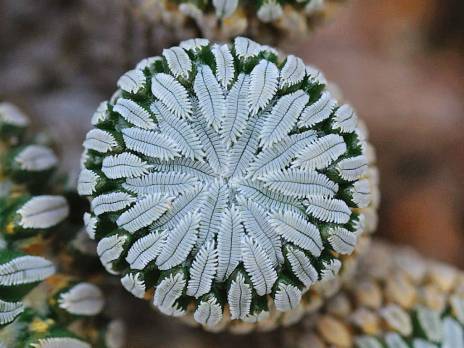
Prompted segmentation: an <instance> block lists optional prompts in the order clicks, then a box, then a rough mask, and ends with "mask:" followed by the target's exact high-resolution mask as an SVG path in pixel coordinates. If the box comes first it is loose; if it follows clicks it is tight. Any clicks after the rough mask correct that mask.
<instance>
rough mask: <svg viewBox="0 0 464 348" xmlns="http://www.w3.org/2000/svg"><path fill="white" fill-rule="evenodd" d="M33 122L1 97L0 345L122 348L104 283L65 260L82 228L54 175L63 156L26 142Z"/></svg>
mask: <svg viewBox="0 0 464 348" xmlns="http://www.w3.org/2000/svg"><path fill="white" fill-rule="evenodd" d="M28 124H29V121H28V119H27V117H26V116H25V115H24V114H23V113H22V112H21V111H20V110H19V109H18V108H16V107H15V106H13V105H11V104H8V103H0V188H1V189H0V237H1V239H0V240H1V246H0V326H1V327H3V329H2V330H0V347H9V348H10V347H11V348H16V347H18V348H19V347H79V348H81V347H82V348H90V347H91V345H90V344H92V346H93V347H102V348H104V347H106V348H120V347H121V346H122V339H119V338H118V337H119V336H118V335H120V334H119V333H118V332H115V330H116V331H117V330H120V329H118V328H117V327H116V328H114V329H111V328H112V327H114V326H115V325H116V326H119V327H120V326H121V324H112V325H110V327H108V328H107V324H108V322H107V320H106V319H105V318H103V317H102V316H101V312H102V310H103V306H104V297H103V294H102V292H101V290H100V289H99V288H98V287H97V286H96V285H95V284H92V283H90V282H87V281H83V280H82V278H81V277H80V276H78V275H77V274H78V273H79V271H76V270H74V269H72V270H70V269H68V267H67V266H68V264H69V266H71V267H69V268H72V263H73V261H72V260H70V259H72V256H71V255H70V254H69V251H70V250H72V248H73V247H74V245H78V243H77V244H76V243H75V242H74V241H73V242H72V243H70V245H69V247H68V246H67V245H66V244H67V241H68V239H69V240H72V239H73V238H74V236H75V234H76V231H77V228H76V226H74V225H73V224H72V222H70V221H68V216H69V213H70V204H69V203H68V199H67V197H65V196H64V195H63V193H64V190H63V188H62V184H60V183H59V182H58V180H57V178H56V177H55V176H54V175H53V174H54V172H55V170H56V167H57V164H58V158H57V157H56V155H55V154H54V152H53V151H52V150H51V149H50V148H49V147H48V146H45V145H41V144H34V143H29V140H30V139H29V138H28V137H27V136H26V135H25V131H26V128H27V126H28ZM71 205H72V204H71ZM61 227H63V230H60V228H61ZM65 231H66V233H64V232H65ZM65 250H66V251H65ZM58 252H66V253H68V254H67V255H66V256H65V257H64V259H63V258H61V255H58ZM56 272H60V273H58V274H55V273H56ZM97 317H98V323H97V324H96V325H94V324H93V323H92V321H93V320H95V319H96V318H97ZM89 319H90V320H89Z"/></svg>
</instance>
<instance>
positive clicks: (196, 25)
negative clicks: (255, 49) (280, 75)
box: [133, 0, 344, 44]
mask: <svg viewBox="0 0 464 348" xmlns="http://www.w3.org/2000/svg"><path fill="white" fill-rule="evenodd" d="M343 2H344V1H343V0H298V1H288V0H284V1H277V0H259V1H239V0H211V1H210V0H204V1H196V0H181V1H177V0H146V1H141V2H140V3H139V4H138V6H133V10H134V13H136V15H137V16H140V18H143V19H145V20H148V21H151V22H153V23H155V25H157V26H159V25H160V24H164V25H166V26H168V27H171V28H172V29H173V30H176V31H178V34H179V35H181V36H179V37H178V38H182V36H186V35H185V34H184V33H188V36H190V37H192V36H201V37H205V38H208V39H212V40H229V39H231V38H233V37H235V36H237V35H243V34H245V35H247V36H250V37H252V38H255V39H257V40H259V41H261V42H266V43H273V44H276V43H278V42H279V41H280V40H282V39H283V38H285V37H288V36H291V37H292V38H293V39H296V38H297V37H298V36H300V37H301V36H306V35H307V34H308V33H309V31H310V30H312V29H313V28H314V26H315V25H316V24H318V23H319V22H321V21H322V20H324V19H325V18H326V17H327V16H328V15H329V14H330V13H332V12H333V11H334V10H335V8H336V7H337V6H339V5H340V4H341V3H343Z"/></svg>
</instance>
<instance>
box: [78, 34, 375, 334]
mask: <svg viewBox="0 0 464 348" xmlns="http://www.w3.org/2000/svg"><path fill="white" fill-rule="evenodd" d="M118 87H119V89H118V90H117V92H116V93H115V94H114V95H113V97H112V98H111V100H110V101H105V102H102V103H101V104H100V106H99V107H98V110H97V111H96V112H95V114H94V116H93V117H92V124H93V126H94V128H93V129H92V130H90V131H89V133H88V134H87V137H86V139H85V141H84V148H85V151H84V154H83V157H82V166H83V169H82V171H81V174H80V177H79V184H78V191H79V193H80V194H81V195H84V196H89V197H90V198H91V212H90V213H87V214H86V215H85V217H84V219H85V223H86V226H87V232H88V234H89V236H90V237H91V238H95V239H96V240H97V241H98V247H97V252H98V255H99V257H100V260H101V261H102V263H103V265H104V266H105V268H106V269H107V270H108V271H109V272H110V273H114V274H122V279H121V282H122V284H123V286H124V287H125V288H126V289H127V290H128V291H130V292H131V293H132V294H134V295H135V296H137V297H140V298H147V299H151V301H152V302H153V304H154V305H155V307H157V308H158V309H159V310H160V311H161V312H163V313H165V314H168V315H172V316H186V317H187V318H190V319H192V320H191V321H192V322H197V323H200V324H202V325H204V326H205V327H209V328H213V329H216V330H219V329H221V328H226V327H227V328H230V327H233V326H234V325H240V324H248V325H251V326H253V325H255V324H253V323H256V322H266V321H267V322H269V321H271V322H272V323H274V324H276V323H277V324H278V323H280V322H282V321H290V319H289V318H288V317H289V316H290V317H292V316H297V314H296V313H301V312H302V311H304V310H305V309H304V308H306V307H305V306H307V307H308V308H309V307H311V297H312V296H313V295H314V294H315V293H318V292H324V291H329V290H328V289H329V288H330V287H331V286H335V285H331V284H332V282H333V280H334V279H335V280H338V279H339V278H338V276H337V274H338V273H339V271H340V270H343V271H345V272H348V269H349V267H348V265H349V264H350V263H351V262H350V261H351V259H350V255H352V254H353V253H355V252H356V247H357V245H362V244H363V243H362V241H363V240H365V239H366V234H365V232H366V231H367V230H370V229H372V221H371V220H372V219H373V217H374V216H375V207H376V204H377V203H376V200H377V199H376V197H373V196H376V184H377V182H376V170H375V168H374V167H373V165H372V161H373V158H372V155H371V151H370V148H369V145H368V144H367V141H366V135H365V132H364V130H363V128H362V127H360V126H359V124H358V119H357V115H356V113H355V111H354V110H353V109H352V107H351V106H350V105H348V104H343V103H340V102H339V101H337V100H336V99H335V98H334V96H333V95H332V94H331V92H330V91H329V89H328V87H327V82H326V81H325V79H324V77H323V75H322V73H321V72H319V71H318V70H316V69H315V68H313V67H311V66H307V65H305V64H304V62H303V61H302V60H301V59H300V58H297V57H295V56H293V55H290V56H288V57H281V56H280V55H279V53H278V52H277V51H276V50H275V49H273V48H270V47H268V46H262V45H260V44H258V43H256V42H254V41H251V40H249V39H246V38H243V37H238V38H236V39H235V40H234V42H233V43H232V44H223V45H221V44H213V43H211V42H209V41H208V40H206V39H191V40H188V41H184V42H182V43H181V44H180V46H178V47H171V48H169V49H165V50H164V51H163V54H162V56H159V57H151V58H147V59H144V60H143V61H142V62H140V63H139V64H138V65H137V66H136V68H135V69H134V70H130V71H128V72H127V73H126V74H124V75H123V76H122V77H121V78H120V79H119V81H118ZM231 320H232V321H231Z"/></svg>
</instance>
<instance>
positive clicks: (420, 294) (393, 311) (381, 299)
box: [286, 243, 464, 348]
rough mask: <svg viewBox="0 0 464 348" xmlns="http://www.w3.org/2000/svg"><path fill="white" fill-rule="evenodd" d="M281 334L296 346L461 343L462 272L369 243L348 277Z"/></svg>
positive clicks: (420, 347)
mask: <svg viewBox="0 0 464 348" xmlns="http://www.w3.org/2000/svg"><path fill="white" fill-rule="evenodd" d="M302 326H304V329H303V327H302ZM286 335H288V336H287V337H286V338H287V339H288V341H289V342H291V345H292V346H295V347H298V348H325V347H357V348H438V347H441V348H451V347H452V348H463V347H464V273H463V272H460V271H458V270H456V269H454V268H453V267H452V266H448V265H445V264H441V263H438V262H431V261H428V260H425V259H424V258H422V257H421V256H419V255H417V254H416V253H415V252H413V251H412V250H410V249H406V248H401V247H398V246H389V245H386V244H382V243H373V245H372V247H371V248H370V250H369V253H368V254H367V255H365V257H363V260H362V261H361V263H360V267H359V269H358V271H357V275H356V277H355V278H354V279H353V281H351V282H350V283H349V284H348V285H347V286H345V288H344V289H343V290H342V291H340V293H339V294H337V295H336V296H335V297H334V298H333V299H331V301H329V302H327V304H326V305H325V307H324V308H323V309H322V310H320V311H319V312H318V313H317V314H316V315H314V316H309V317H308V318H307V319H305V320H304V321H303V322H302V325H301V326H297V327H295V328H292V329H290V330H288V331H287V333H286Z"/></svg>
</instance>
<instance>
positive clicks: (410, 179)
mask: <svg viewBox="0 0 464 348" xmlns="http://www.w3.org/2000/svg"><path fill="white" fill-rule="evenodd" d="M129 3H130V1H129V0H126V1H124V0H114V1H109V0H104V1H92V0H81V1H75V0H61V1H59V0H42V1H26V0H0V81H1V83H0V100H9V101H12V102H14V103H16V104H18V105H19V106H20V107H22V108H23V109H24V110H25V111H27V112H28V113H29V114H30V115H31V116H32V117H33V119H34V121H35V122H36V123H37V124H39V121H40V124H41V126H40V127H41V128H44V129H45V128H47V129H48V131H49V132H50V133H51V134H52V135H53V136H55V137H57V138H59V139H62V140H63V147H62V152H63V154H64V155H65V156H64V158H65V162H66V164H65V165H66V166H67V168H76V163H78V156H79V154H80V151H81V149H80V145H79V144H80V143H81V141H82V139H83V137H84V134H85V131H86V130H87V129H88V127H89V121H88V120H89V117H90V115H91V114H92V113H93V111H94V110H95V108H96V106H97V105H98V103H99V101H101V100H103V99H106V98H108V97H109V96H110V95H111V93H112V91H113V90H114V87H115V84H116V80H117V78H118V77H119V76H120V75H121V74H122V73H123V72H124V71H126V70H127V69H128V68H129V67H131V66H133V65H134V64H135V63H136V62H137V61H138V60H139V59H140V58H142V57H144V56H146V55H154V54H157V53H159V50H160V49H161V48H162V45H169V44H171V43H172V42H169V40H168V39H167V37H169V33H168V32H165V31H163V30H162V29H159V28H158V29H156V30H153V28H152V27H151V26H150V25H148V24H147V23H143V22H140V21H138V20H136V19H134V18H133V17H132V16H131V10H130V6H129ZM134 39H136V41H135V40H134ZM285 50H286V51H287V52H292V53H296V54H297V55H301V56H302V57H303V58H304V59H305V61H306V62H307V63H310V64H313V65H316V66H318V67H320V68H321V69H322V70H323V71H324V72H325V74H326V76H327V78H328V79H330V80H332V81H335V82H336V83H338V84H339V86H340V87H341V89H342V91H343V93H344V95H345V97H346V98H347V99H348V100H349V101H350V102H351V103H352V104H353V105H355V106H356V108H357V110H358V112H359V114H360V115H361V117H362V118H364V120H365V121H366V123H367V125H368V127H369V130H370V138H371V141H372V143H373V144H374V145H375V147H376V148H377V155H378V163H379V167H380V172H381V191H382V205H381V210H380V220H379V221H380V224H379V231H378V235H379V236H381V237H383V238H385V239H388V240H390V241H393V242H395V243H404V244H409V245H412V246H414V247H416V248H417V249H419V250H420V251H421V252H422V253H424V254H425V255H428V256H430V257H434V258H437V259H440V260H444V261H448V262H452V263H454V264H456V265H459V266H461V267H464V253H463V252H462V250H461V248H462V247H463V245H464V185H463V182H464V102H463V101H464V2H463V1H462V0H408V1H404V0H376V1H372V0H353V1H351V2H350V3H349V4H348V5H347V6H345V7H342V8H341V9H340V10H339V11H338V13H337V15H336V16H335V17H334V19H333V20H331V22H330V23H328V24H327V25H325V26H324V27H323V28H321V29H319V30H318V31H317V32H316V33H314V34H313V35H312V36H311V37H308V38H307V39H305V40H303V41H302V42H298V43H296V42H288V41H287V42H286V45H285ZM131 301H132V302H133V307H131V308H135V309H136V310H135V311H131V313H132V315H133V316H134V317H137V316H138V315H139V314H140V313H145V314H141V315H142V316H143V315H146V316H149V317H150V322H149V323H145V324H142V325H141V326H140V325H138V327H137V328H138V330H139V331H143V330H148V332H150V329H151V328H153V326H152V325H153V322H155V323H157V330H158V331H157V333H156V335H157V337H158V341H157V345H156V346H159V347H163V346H166V345H165V343H166V342H167V341H163V337H164V339H166V334H167V333H168V332H171V331H172V330H177V326H176V324H171V323H164V321H163V320H162V319H159V318H157V317H156V318H155V317H151V316H150V315H151V314H148V313H147V310H146V308H145V307H146V306H145V305H144V304H140V303H139V301H137V300H131ZM139 310H140V313H139ZM144 325H145V326H144ZM163 325H164V326H163ZM134 332H138V331H137V330H136V331H134ZM184 332H185V335H184V334H183V335H182V338H180V339H179V341H178V342H177V341H176V342H175V343H172V344H171V346H172V347H183V346H185V345H184V344H183V343H182V342H183V339H184V337H185V339H186V340H189V338H188V337H190V336H192V335H193V336H195V333H194V331H188V330H184ZM134 335H135V336H134V339H135V340H136V341H135V342H139V341H137V339H138V338H137V337H138V336H137V334H136V333H135V334H134ZM195 337H196V336H195ZM208 337H209V338H207V339H206V341H204V340H203V341H202V342H203V344H204V342H209V343H210V344H208V345H209V346H214V340H215V339H214V338H212V337H211V336H208ZM139 339H140V342H139V343H136V344H135V345H133V346H134V347H142V346H144V345H143V343H142V339H141V338H140V337H139ZM203 339H204V338H203ZM208 339H211V341H208ZM262 340H265V342H268V343H269V342H271V341H272V342H274V344H276V343H277V344H279V336H278V334H274V335H271V336H269V335H268V336H267V337H266V338H263V337H261V336H257V337H251V338H249V339H248V340H247V343H248V344H249V345H255V346H256V345H260V344H263V342H262ZM147 342H148V341H147ZM189 342H190V341H189ZM222 342H223V343H224V342H226V343H224V345H223V346H228V345H230V346H232V345H234V344H237V343H238V342H240V341H236V340H235V339H233V338H229V339H227V340H225V341H222ZM242 343H243V342H240V344H242ZM248 344H247V345H248ZM131 346H132V345H131ZM147 346H154V345H147ZM189 346H191V345H189Z"/></svg>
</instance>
